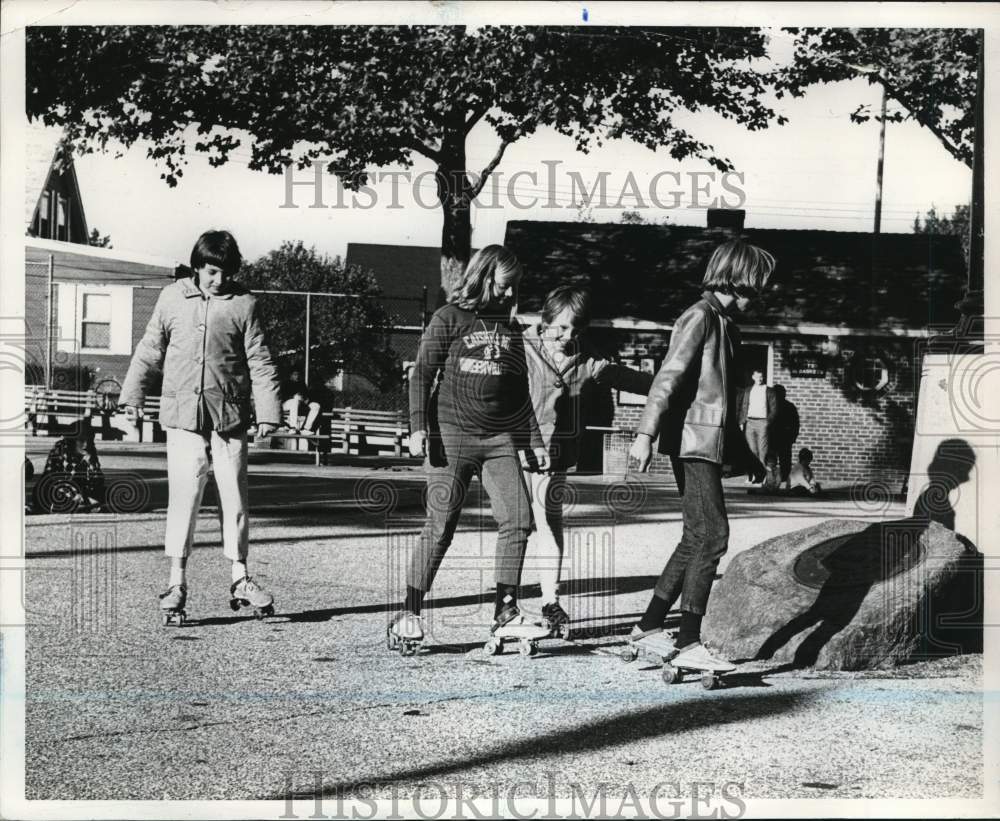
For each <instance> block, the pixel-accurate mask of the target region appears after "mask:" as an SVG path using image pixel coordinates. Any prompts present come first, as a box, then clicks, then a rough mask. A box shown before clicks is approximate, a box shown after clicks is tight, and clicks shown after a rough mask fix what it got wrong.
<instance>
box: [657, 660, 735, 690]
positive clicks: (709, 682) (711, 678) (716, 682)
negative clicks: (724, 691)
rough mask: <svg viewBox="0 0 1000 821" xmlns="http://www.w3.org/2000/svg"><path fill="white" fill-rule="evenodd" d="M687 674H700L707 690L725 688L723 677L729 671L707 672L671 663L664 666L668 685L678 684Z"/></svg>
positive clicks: (702, 683) (702, 684) (664, 676)
mask: <svg viewBox="0 0 1000 821" xmlns="http://www.w3.org/2000/svg"><path fill="white" fill-rule="evenodd" d="M685 673H698V674H699V675H700V676H701V686H702V687H704V688H705V689H706V690H715V689H717V688H719V687H721V686H723V677H725V676H726V675H728V674H729V672H728V671H726V672H723V671H720V670H706V669H704V668H702V667H678V666H675V665H674V664H673V663H671V662H669V661H668V662H666V663H665V664H664V665H663V681H664V682H665V683H666V684H677V683H678V682H680V681H681V680H682V679H683V678H684V674H685Z"/></svg>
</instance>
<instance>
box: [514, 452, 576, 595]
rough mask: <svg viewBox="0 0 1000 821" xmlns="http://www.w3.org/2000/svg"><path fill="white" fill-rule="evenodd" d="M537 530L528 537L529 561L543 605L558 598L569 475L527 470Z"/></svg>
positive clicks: (527, 560)
mask: <svg viewBox="0 0 1000 821" xmlns="http://www.w3.org/2000/svg"><path fill="white" fill-rule="evenodd" d="M524 478H525V481H526V484H527V485H528V491H529V492H530V494H531V515H532V518H533V519H534V520H535V529H534V531H532V533H531V535H530V536H529V537H528V549H527V556H526V564H528V565H529V566H531V567H532V568H533V569H534V570H535V571H536V572H537V574H538V581H539V584H540V586H541V588H542V604H549V603H551V602H554V601H556V599H557V598H558V595H559V578H560V575H561V570H562V560H563V521H562V514H563V497H564V495H565V488H566V474H565V473H563V472H561V471H555V472H553V473H529V472H525V474H524Z"/></svg>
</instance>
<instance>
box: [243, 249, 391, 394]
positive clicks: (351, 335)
mask: <svg viewBox="0 0 1000 821" xmlns="http://www.w3.org/2000/svg"><path fill="white" fill-rule="evenodd" d="M239 279H240V281H241V282H243V283H244V284H245V285H247V286H248V287H250V288H251V289H253V290H255V291H259V290H275V291H312V292H314V293H317V294H319V293H332V294H350V295H352V296H351V297H344V296H319V295H315V296H313V297H312V298H311V311H310V328H309V332H310V333H309V335H310V363H309V382H310V385H312V386H313V387H314V389H315V390H318V389H319V386H320V385H322V384H324V383H325V382H327V381H328V380H329V379H330V378H331V377H333V376H335V375H336V373H337V372H338V371H339V370H341V369H343V370H346V371H351V372H355V373H360V374H362V375H363V376H365V377H366V378H367V379H368V380H370V381H371V382H373V383H374V384H376V385H386V386H391V385H392V384H394V382H398V380H399V368H398V365H397V362H396V359H397V358H396V357H395V356H394V354H393V352H392V351H391V349H390V348H389V347H388V345H387V343H386V337H387V333H388V324H389V321H388V317H387V316H386V313H385V310H384V308H383V307H382V303H381V300H380V296H381V294H380V291H379V288H378V284H377V283H376V282H375V278H374V276H373V275H372V273H371V272H370V271H366V270H363V269H361V268H358V267H356V266H350V267H347V266H345V265H344V264H343V263H342V262H341V261H340V258H339V257H336V258H330V257H328V256H326V255H323V254H319V253H317V252H316V250H315V249H314V248H306V247H305V246H304V245H303V244H302V243H301V242H284V243H282V244H281V246H280V247H279V248H277V249H276V250H274V251H271V252H269V253H267V254H265V255H264V256H262V257H260V258H259V259H257V260H256V261H254V262H252V263H248V264H246V265H244V266H243V268H242V269H241V270H240V275H239ZM257 299H258V305H259V306H260V311H261V315H262V320H263V323H264V328H265V331H266V332H267V334H268V338H269V340H270V344H271V351H272V353H273V354H274V355H275V356H276V357H277V359H278V363H279V367H280V369H281V370H282V371H283V372H284V374H285V376H286V377H287V376H288V374H290V373H291V372H292V371H294V370H298V371H300V372H301V371H302V368H303V363H304V360H305V344H306V340H305V330H306V301H305V297H304V296H302V295H298V294H296V295H279V294H260V295H259V296H258V298H257Z"/></svg>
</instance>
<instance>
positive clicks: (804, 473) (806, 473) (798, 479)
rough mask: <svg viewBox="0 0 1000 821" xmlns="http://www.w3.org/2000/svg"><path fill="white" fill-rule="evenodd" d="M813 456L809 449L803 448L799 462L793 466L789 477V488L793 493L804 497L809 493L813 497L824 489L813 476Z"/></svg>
mask: <svg viewBox="0 0 1000 821" xmlns="http://www.w3.org/2000/svg"><path fill="white" fill-rule="evenodd" d="M812 459H813V454H812V451H811V450H809V448H802V450H800V451H799V461H798V463H797V464H795V465H793V466H792V470H791V472H790V473H789V475H788V488H789V490H790V491H791V492H792V493H796V494H799V495H804V494H806V493H809V494H811V495H813V496H815V495H816V494H818V493H819V492H820V490H822V488H821V487H820V484H819V482H817V481H816V477H815V475H814V474H813V470H812V467H810V465H811V464H812Z"/></svg>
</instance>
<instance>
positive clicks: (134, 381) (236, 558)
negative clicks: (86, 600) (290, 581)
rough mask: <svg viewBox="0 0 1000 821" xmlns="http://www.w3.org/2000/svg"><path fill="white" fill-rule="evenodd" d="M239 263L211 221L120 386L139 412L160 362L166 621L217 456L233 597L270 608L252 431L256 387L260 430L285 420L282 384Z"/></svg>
mask: <svg viewBox="0 0 1000 821" xmlns="http://www.w3.org/2000/svg"><path fill="white" fill-rule="evenodd" d="M241 263H242V257H241V256H240V251H239V248H238V246H237V245H236V240H235V239H234V238H233V236H232V235H231V234H229V233H228V232H226V231H207V232H206V233H204V234H202V235H201V236H200V237H199V238H198V241H197V242H196V243H195V245H194V249H193V250H192V251H191V269H192V271H193V275H192V276H191V277H190V278H182V279H178V280H177V281H176V282H174V283H173V284H172V285H168V286H167V287H166V288H164V289H163V291H162V292H161V293H160V297H159V299H158V300H157V302H156V307H155V308H154V309H153V316H152V318H151V319H150V320H149V324H148V325H147V326H146V333H145V335H144V336H143V338H142V340H141V341H140V342H139V345H138V346H137V347H136V350H135V354H134V356H133V357H132V363H131V365H130V366H129V369H128V374H127V375H126V377H125V384H124V385H123V386H122V393H121V400H120V401H121V404H122V405H124V406H125V407H126V412H127V413H128V415H129V416H130V417H133V418H134V417H135V416H136V415H137V409H138V408H141V407H142V404H143V401H144V400H145V398H146V396H147V394H148V393H149V392H150V391H152V390H153V389H154V385H153V382H154V379H156V377H157V376H158V374H159V372H160V371H161V370H162V375H163V387H162V390H161V394H160V395H161V400H160V424H161V425H162V426H163V427H164V428H166V431H167V480H168V484H169V502H168V506H167V527H166V538H165V549H166V554H167V556H168V557H169V559H170V578H169V581H168V586H167V590H166V591H165V592H164V593H163V594H162V595H161V596H160V609H161V610H162V611H163V613H164V623H165V624H166V623H167V622H168V621H169V620H171V619H172V618H173V617H179V619H178V620H182V619H183V615H184V604H185V602H186V600H187V579H186V567H187V557H188V555H189V553H190V551H191V542H192V540H193V538H194V530H195V525H196V524H197V521H198V509H199V507H200V506H201V498H202V494H203V492H204V490H205V483H206V482H207V480H208V470H209V466H210V465H213V466H214V471H215V483H216V486H217V488H218V494H219V518H220V519H221V522H222V544H223V552H224V554H225V556H226V558H228V559H229V560H230V561H231V562H232V586H231V587H230V588H229V595H230V606H231V607H232V608H233V609H234V610H236V609H238V608H239V607H240V606H252V607H253V608H254V612H255V614H256V615H257V616H258V617H259V616H261V615H266V614H268V613H269V612H273V602H274V598H273V596H272V595H271V594H270V593H268V592H267V591H265V590H264V589H263V588H262V587H261V586H260V585H259V584H258V583H257V582H256V581H254V579H253V578H252V577H251V576H250V574H249V572H248V571H247V563H246V562H247V554H248V549H249V519H248V510H247V438H246V432H247V428H248V426H249V425H250V416H251V405H250V397H251V393H252V395H253V403H254V408H255V411H256V420H257V435H258V436H266V435H267V434H268V433H270V432H271V431H272V430H273V429H274V428H275V427H276V426H277V425H278V423H279V422H280V420H281V401H280V385H279V381H278V375H277V372H276V370H275V367H274V363H273V361H272V358H271V352H270V351H269V350H268V346H267V341H266V339H265V338H264V331H263V329H262V327H261V323H260V318H259V316H258V312H257V303H256V299H255V297H254V296H253V295H252V294H251V293H250V291H248V290H247V289H246V288H245V287H244V286H242V285H240V284H239V283H237V282H234V281H233V279H232V277H233V276H234V275H235V274H236V273H237V272H238V271H239V269H240V265H241Z"/></svg>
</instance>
